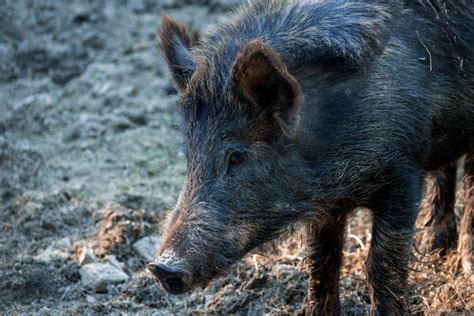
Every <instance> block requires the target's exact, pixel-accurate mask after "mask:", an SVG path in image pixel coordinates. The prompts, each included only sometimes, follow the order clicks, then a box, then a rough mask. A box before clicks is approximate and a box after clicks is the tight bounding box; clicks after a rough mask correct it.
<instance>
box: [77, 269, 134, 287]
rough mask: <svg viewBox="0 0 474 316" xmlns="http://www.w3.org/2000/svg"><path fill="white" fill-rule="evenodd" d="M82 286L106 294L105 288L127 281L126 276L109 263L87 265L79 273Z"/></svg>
mask: <svg viewBox="0 0 474 316" xmlns="http://www.w3.org/2000/svg"><path fill="white" fill-rule="evenodd" d="M79 273H80V274H81V281H82V284H83V285H84V286H85V287H87V288H90V289H93V290H95V291H96V292H100V293H105V292H107V286H108V285H111V284H119V283H122V282H125V281H127V280H128V275H127V274H126V273H125V272H123V271H122V270H121V269H118V268H116V267H115V266H113V265H112V264H110V263H89V264H86V265H84V266H83V267H82V268H81V270H80V271H79Z"/></svg>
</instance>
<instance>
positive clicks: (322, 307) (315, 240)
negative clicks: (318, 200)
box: [305, 212, 347, 315]
mask: <svg viewBox="0 0 474 316" xmlns="http://www.w3.org/2000/svg"><path fill="white" fill-rule="evenodd" d="M328 217H329V215H328ZM346 218H347V212H338V214H335V216H334V217H332V218H331V219H329V220H328V222H327V223H325V225H324V226H322V225H321V224H320V223H314V224H312V223H311V224H307V228H306V245H307V252H308V272H309V287H308V296H307V305H306V307H305V314H306V315H339V314H340V302H339V272H340V268H341V263H342V246H343V242H344V231H345V227H346Z"/></svg>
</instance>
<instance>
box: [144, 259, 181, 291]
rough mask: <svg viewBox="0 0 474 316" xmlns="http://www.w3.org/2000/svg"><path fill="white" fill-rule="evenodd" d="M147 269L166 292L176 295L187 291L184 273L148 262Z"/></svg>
mask: <svg viewBox="0 0 474 316" xmlns="http://www.w3.org/2000/svg"><path fill="white" fill-rule="evenodd" d="M147 269H148V271H150V272H151V274H153V276H154V277H155V278H156V279H157V280H158V282H159V283H160V285H161V287H162V288H163V289H164V290H165V291H166V292H168V293H170V294H175V295H176V294H182V293H184V292H186V291H187V288H186V284H185V282H184V279H185V278H184V277H185V273H184V272H182V271H180V270H178V269H176V268H173V267H170V266H168V265H165V264H162V263H158V262H150V263H149V264H148V265H147Z"/></svg>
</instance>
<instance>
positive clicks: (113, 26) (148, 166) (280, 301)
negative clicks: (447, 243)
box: [0, 0, 474, 315]
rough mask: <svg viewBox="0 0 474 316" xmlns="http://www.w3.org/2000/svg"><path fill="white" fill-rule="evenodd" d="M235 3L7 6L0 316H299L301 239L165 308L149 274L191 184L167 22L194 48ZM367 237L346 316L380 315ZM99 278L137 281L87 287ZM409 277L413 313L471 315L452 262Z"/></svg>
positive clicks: (360, 223)
mask: <svg viewBox="0 0 474 316" xmlns="http://www.w3.org/2000/svg"><path fill="white" fill-rule="evenodd" d="M236 3H239V1H230V0H200V1H189V0H160V1H148V0H139V1H131V0H120V1H105V0H103V1H79V0H75V1H59V0H58V1H27V0H19V1H14V0H4V1H3V2H2V4H1V5H0V16H1V20H0V181H1V185H0V199H1V201H2V203H1V205H0V313H2V314H6V313H8V314H33V313H35V314H59V313H65V314H102V313H110V314H129V313H132V314H157V315H161V314H163V315H169V314H170V313H173V314H187V313H190V314H208V313H223V314H227V313H236V314H249V315H260V314H276V313H294V312H296V311H298V310H299V309H300V308H301V307H302V304H303V302H304V299H305V290H306V285H307V277H306V274H305V272H304V252H303V248H302V246H301V243H300V238H299V237H298V234H295V236H294V237H292V238H290V239H288V240H285V241H282V242H281V245H280V250H279V251H278V252H272V253H268V254H255V255H250V256H249V257H248V258H246V259H245V260H243V262H241V263H239V264H237V265H236V266H234V267H233V268H232V269H231V270H230V271H229V273H228V274H227V275H225V276H223V277H221V278H219V279H217V280H215V281H214V282H213V283H212V284H210V285H209V286H208V287H207V288H206V289H197V290H195V291H193V292H192V293H190V294H187V295H182V296H178V297H174V296H169V295H167V294H165V293H164V292H163V291H162V290H160V289H159V287H158V286H157V285H156V284H155V283H154V281H153V280H152V279H151V278H150V276H149V275H148V273H146V271H145V270H144V266H145V264H146V262H147V261H148V260H150V255H152V254H151V253H149V252H147V249H153V247H155V246H156V244H158V243H159V235H160V234H159V226H160V223H162V221H163V218H164V217H165V214H166V212H167V210H169V209H170V208H171V207H172V206H173V203H174V201H175V200H176V198H177V194H178V191H179V188H180V185H181V183H182V181H183V177H184V171H185V163H184V156H183V153H182V152H180V150H179V145H180V142H181V136H180V135H179V133H178V130H177V127H176V117H175V111H174V105H175V102H176V100H177V96H176V91H175V90H174V88H173V86H172V84H171V81H170V77H169V73H168V71H167V69H166V67H165V64H164V62H163V60H162V58H161V57H160V55H159V53H158V51H157V48H156V35H155V30H156V26H157V25H158V24H159V23H160V19H161V18H160V14H162V13H166V14H169V15H171V16H173V17H175V18H177V19H179V20H180V21H182V22H184V23H185V24H186V25H188V27H189V28H190V29H191V30H192V31H193V33H194V34H195V37H196V38H198V37H199V34H200V33H201V32H203V31H206V30H208V29H209V28H212V25H213V23H214V22H215V21H216V20H218V19H220V18H222V17H223V14H224V12H225V11H227V10H229V9H231V8H232V7H234V6H235V4H236ZM460 196H461V194H460ZM457 208H458V210H460V209H461V208H462V200H460V201H459V202H458V204H457ZM369 222H370V216H369V213H368V212H366V211H363V210H360V211H358V212H356V213H355V214H354V217H353V219H352V221H351V225H350V226H349V227H348V235H347V246H346V248H345V265H344V268H343V276H342V279H341V290H342V294H341V295H342V304H343V308H344V311H345V313H349V312H351V313H355V314H364V313H366V312H367V311H368V310H369V307H370V306H369V292H368V289H367V286H366V283H365V275H364V269H363V261H364V258H365V256H366V255H367V248H368V243H369V242H370V230H369V228H370V225H369ZM147 243H148V244H147ZM143 247H145V248H143ZM146 247H148V248H146ZM143 249H145V250H143ZM88 264H104V265H107V267H109V268H111V267H112V268H111V269H112V270H113V269H115V270H113V271H116V272H117V270H119V271H118V272H120V273H122V272H123V273H125V276H124V277H123V278H122V279H120V280H118V279H117V280H116V281H114V282H109V283H104V284H105V285H104V284H101V285H100V286H97V287H96V288H94V287H90V286H87V284H86V282H85V281H84V278H85V276H84V270H83V267H84V266H86V265H88ZM412 266H413V267H414V269H413V271H412V272H411V276H410V279H411V288H410V293H409V302H410V308H411V310H412V311H413V312H425V313H427V314H431V313H440V312H454V311H456V312H465V313H469V312H472V311H474V296H473V295H474V293H472V292H470V291H469V289H470V286H472V284H471V280H469V277H468V276H466V275H465V274H463V273H462V269H461V267H460V265H459V260H458V256H457V253H456V252H455V251H454V250H453V251H451V252H449V253H448V254H447V255H446V256H445V257H443V258H439V256H438V255H437V254H436V253H434V254H423V255H418V256H417V260H414V263H413V264H412ZM121 275H123V274H121Z"/></svg>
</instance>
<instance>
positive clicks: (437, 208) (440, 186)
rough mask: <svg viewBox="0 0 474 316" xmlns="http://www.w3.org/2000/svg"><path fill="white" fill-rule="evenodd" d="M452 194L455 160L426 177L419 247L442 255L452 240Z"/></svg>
mask: <svg viewBox="0 0 474 316" xmlns="http://www.w3.org/2000/svg"><path fill="white" fill-rule="evenodd" d="M455 197H456V163H452V164H449V165H447V166H445V167H443V168H440V169H439V170H437V171H433V172H431V173H430V174H429V175H428V177H427V180H426V197H425V200H424V203H423V205H422V207H421V215H420V220H421V224H422V226H423V230H422V237H421V243H420V245H419V249H420V250H421V251H422V252H430V251H433V250H435V249H441V250H442V254H444V253H445V252H446V250H447V249H449V248H450V247H452V246H453V245H454V244H455V241H456V221H455V216H454V201H455Z"/></svg>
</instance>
